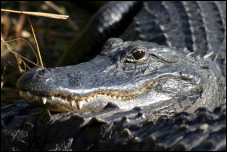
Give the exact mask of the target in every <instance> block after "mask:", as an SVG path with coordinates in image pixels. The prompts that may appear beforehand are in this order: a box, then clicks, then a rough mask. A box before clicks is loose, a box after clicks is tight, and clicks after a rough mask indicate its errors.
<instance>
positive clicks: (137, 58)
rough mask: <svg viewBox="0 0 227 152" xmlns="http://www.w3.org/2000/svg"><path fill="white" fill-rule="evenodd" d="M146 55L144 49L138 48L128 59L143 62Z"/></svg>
mask: <svg viewBox="0 0 227 152" xmlns="http://www.w3.org/2000/svg"><path fill="white" fill-rule="evenodd" d="M144 56H145V51H144V50H136V51H134V52H132V53H130V54H128V55H127V61H129V62H142V61H143V58H144Z"/></svg>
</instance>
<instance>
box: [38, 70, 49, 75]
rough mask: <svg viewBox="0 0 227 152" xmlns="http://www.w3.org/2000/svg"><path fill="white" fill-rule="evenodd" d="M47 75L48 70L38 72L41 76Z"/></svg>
mask: <svg viewBox="0 0 227 152" xmlns="http://www.w3.org/2000/svg"><path fill="white" fill-rule="evenodd" d="M47 73H48V71H47V70H46V69H43V70H40V71H38V74H39V75H44V74H47Z"/></svg>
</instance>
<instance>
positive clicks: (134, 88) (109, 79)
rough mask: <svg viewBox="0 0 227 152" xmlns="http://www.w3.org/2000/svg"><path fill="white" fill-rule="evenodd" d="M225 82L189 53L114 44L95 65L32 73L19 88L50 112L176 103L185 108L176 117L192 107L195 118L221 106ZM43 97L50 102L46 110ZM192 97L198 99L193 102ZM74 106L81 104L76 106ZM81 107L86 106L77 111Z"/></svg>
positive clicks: (114, 41) (212, 67)
mask: <svg viewBox="0 0 227 152" xmlns="http://www.w3.org/2000/svg"><path fill="white" fill-rule="evenodd" d="M223 81H224V80H222V75H221V72H220V71H219V69H218V68H217V67H216V66H215V65H214V64H213V63H212V61H211V60H210V59H201V58H198V57H197V58H195V57H193V55H192V54H190V53H189V52H188V51H182V50H181V51H178V50H177V49H174V48H169V47H165V46H159V45H157V44H155V43H151V42H145V41H128V42H123V41H122V40H121V39H116V38H112V39H109V40H108V41H107V42H106V44H105V45H104V48H103V50H102V52H101V53H100V55H98V56H97V57H95V58H94V59H92V60H91V61H89V62H85V63H81V64H78V65H75V66H66V67H57V68H48V69H44V70H42V69H40V68H37V69H33V70H30V71H28V72H26V73H25V74H23V75H22V77H21V78H20V79H19V81H18V83H17V86H18V88H19V89H20V90H23V92H24V93H22V94H23V97H24V98H25V99H26V100H27V101H28V102H29V103H31V104H34V105H37V106H41V107H44V108H46V109H48V110H51V111H58V112H63V111H84V110H85V111H88V110H92V111H93V110H101V109H102V108H103V107H104V106H105V105H106V104H107V103H108V102H112V103H114V104H116V105H118V107H119V108H120V109H129V108H131V109H132V108H134V107H136V106H145V105H152V104H153V103H156V102H160V101H170V100H172V102H176V104H179V105H180V106H179V109H177V108H176V111H181V108H182V109H184V110H185V111H186V110H187V108H188V107H187V108H185V107H184V105H185V104H186V105H187V102H190V104H191V106H190V108H189V109H190V110H191V112H192V109H195V108H197V107H199V106H206V107H209V108H213V107H215V106H217V105H219V104H220V103H219V102H216V101H221V100H219V98H222V95H223V94H224V92H222V91H223V89H222V83H223ZM27 92H30V93H31V94H32V95H30V96H28V95H27ZM212 94H217V96H213V95H212ZM95 95H97V96H98V97H94V96H95ZM37 96H40V97H37ZM51 96H54V99H51ZM41 97H47V101H46V103H45V104H43V102H42V98H41ZM189 97H194V98H192V99H191V101H188V100H189V99H188V98H189ZM88 98H91V99H90V100H89V101H88ZM177 99H178V100H177ZM202 100H203V103H201V101H202ZM72 101H75V102H76V104H74V105H72ZM81 101H83V102H84V104H83V106H82V107H81V108H78V104H80V103H78V102H81ZM197 102H198V103H197ZM188 105H189V103H188ZM193 107H195V108H193Z"/></svg>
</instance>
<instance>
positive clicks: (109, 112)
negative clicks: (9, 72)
mask: <svg viewBox="0 0 227 152" xmlns="http://www.w3.org/2000/svg"><path fill="white" fill-rule="evenodd" d="M132 14H133V15H132ZM225 14H226V3H225V2H179V1H178V2H110V3H108V4H107V5H105V6H103V7H102V8H101V9H100V10H99V11H98V12H97V13H96V15H95V16H94V17H93V18H92V19H91V21H90V23H89V24H88V26H87V27H86V28H85V30H84V32H83V35H82V36H81V39H78V40H77V43H76V46H77V47H76V48H80V49H81V48H82V49H84V52H80V50H79V49H78V52H77V51H70V52H67V53H68V54H67V55H66V56H67V59H66V60H65V62H64V63H63V64H71V63H69V61H70V60H71V59H70V58H72V56H77V57H79V58H83V57H84V56H85V54H87V53H91V54H93V55H92V57H93V56H95V55H96V56H95V57H94V58H92V59H91V60H89V61H87V62H82V63H80V64H77V65H71V66H63V67H56V68H47V69H41V68H33V69H31V70H29V71H27V72H26V73H24V74H23V75H22V76H21V78H20V79H19V80H18V82H17V87H18V89H19V90H20V91H19V93H20V95H21V96H22V97H23V98H24V99H25V100H26V101H27V102H28V103H29V104H28V103H26V102H25V101H24V100H21V101H18V102H16V103H14V104H11V105H3V106H2V107H1V109H2V110H1V111H2V117H1V122H2V123H1V126H2V127H1V135H2V139H4V140H2V142H1V145H2V146H1V147H2V149H3V150H225V149H226V143H225V142H226V105H225V103H226V96H225V94H226V88H225V87H226V82H225V71H226V70H225V64H226V63H225V62H226V57H225V50H226V48H225V46H226V25H225V20H226V17H225ZM126 19H127V20H126ZM125 20H126V22H125ZM129 20H130V24H129V25H127V26H126V24H127V23H129ZM103 21H105V22H103ZM122 24H123V25H122ZM119 28H120V29H119ZM92 29H93V30H94V31H93V32H91V30H92ZM118 32H119V33H118ZM97 33H98V34H97ZM90 34H91V35H90ZM88 37H90V38H91V40H88V41H89V43H88V44H89V45H87V44H85V43H87V41H85V42H84V43H81V42H82V40H83V39H86V40H87V39H88ZM111 37H118V38H111ZM92 40H93V41H92ZM105 41H106V42H105ZM104 42H105V43H104ZM83 45H84V47H82V46H83ZM94 45H95V47H94ZM101 47H102V49H100V48H101ZM74 49H75V48H74ZM97 54H98V55H97ZM84 58H86V57H84ZM77 62H78V59H75V60H72V63H77ZM56 112H57V113H56ZM59 112H60V113H59ZM56 133H57V134H56Z"/></svg>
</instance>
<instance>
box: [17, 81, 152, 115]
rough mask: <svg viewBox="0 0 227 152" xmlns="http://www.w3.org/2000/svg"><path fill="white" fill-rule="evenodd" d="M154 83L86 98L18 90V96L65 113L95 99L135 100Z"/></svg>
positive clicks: (34, 103)
mask: <svg viewBox="0 0 227 152" xmlns="http://www.w3.org/2000/svg"><path fill="white" fill-rule="evenodd" d="M154 83H155V81H151V82H149V83H148V84H147V85H146V86H145V87H143V88H141V89H139V90H138V91H137V92H131V93H129V92H127V93H122V92H117V91H107V90H105V91H99V92H96V93H91V94H89V95H87V96H82V97H79V96H73V97H68V95H67V94H64V93H54V94H50V95H45V96H43V95H37V94H33V93H31V92H29V91H23V90H19V94H20V96H21V97H22V98H24V99H25V100H26V101H28V102H29V103H31V104H32V105H36V106H39V107H42V108H45V109H47V110H50V111H56V112H66V111H82V108H83V107H84V106H85V105H88V104H90V103H91V102H92V101H93V100H94V99H96V98H97V97H100V96H101V97H105V98H109V99H113V100H118V101H125V100H130V99H133V98H136V97H137V96H138V95H140V94H142V93H143V92H145V91H147V90H149V89H150V88H151V87H152V84H154ZM84 111H91V109H86V110H85V109H84Z"/></svg>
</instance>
